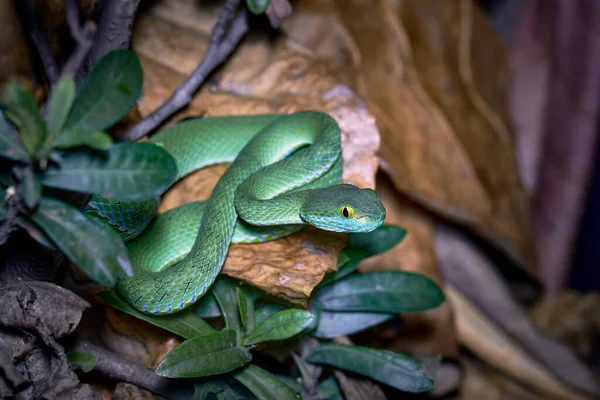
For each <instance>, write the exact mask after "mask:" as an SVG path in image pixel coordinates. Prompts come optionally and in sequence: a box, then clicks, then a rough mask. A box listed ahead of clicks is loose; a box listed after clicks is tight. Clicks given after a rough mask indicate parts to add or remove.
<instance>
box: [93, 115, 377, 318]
mask: <svg viewBox="0 0 600 400" xmlns="http://www.w3.org/2000/svg"><path fill="white" fill-rule="evenodd" d="M148 142H150V143H153V144H155V145H157V146H161V147H162V148H163V149H165V150H166V151H168V152H169V153H170V154H171V155H172V156H173V158H174V159H175V161H176V163H177V167H178V176H177V180H178V179H181V178H182V177H184V176H186V175H188V174H190V173H191V172H193V171H196V170H198V169H201V168H203V167H206V166H209V165H213V164H219V163H231V164H230V165H229V167H228V168H227V170H226V172H225V173H224V174H223V176H222V177H221V178H220V179H219V181H218V183H217V184H216V186H215V187H214V189H213V191H212V193H211V195H210V198H209V199H208V200H205V201H200V202H194V203H189V204H186V205H183V206H180V207H176V208H174V209H172V210H169V211H167V212H165V213H163V214H161V215H159V216H157V217H156V218H154V214H155V213H156V210H157V207H158V204H159V199H152V200H148V201H144V202H126V201H119V200H118V199H114V198H111V199H108V198H103V197H99V196H94V197H93V198H92V199H91V200H90V202H89V203H88V205H87V206H86V212H88V213H91V214H94V215H95V216H97V217H99V218H102V219H104V220H105V221H107V222H108V223H110V224H111V225H112V226H113V227H115V228H116V229H117V230H118V231H119V233H120V234H121V236H122V237H123V239H124V240H126V244H127V248H128V252H129V256H130V260H131V263H132V266H133V276H131V277H120V278H119V279H118V282H117V291H118V292H119V293H120V294H121V296H123V297H124V298H125V299H126V300H127V302H128V303H129V304H131V305H132V306H133V307H135V308H136V309H138V310H139V311H141V312H144V313H147V314H159V315H160V314H170V313H174V312H177V311H179V310H182V309H184V308H186V307H188V306H190V305H191V304H193V303H194V302H196V301H197V300H198V299H199V298H200V297H202V295H204V294H205V293H206V292H207V290H208V289H209V288H210V287H211V285H212V284H213V283H214V281H215V279H216V277H217V276H218V274H219V272H220V271H221V268H222V266H223V264H224V262H225V258H226V256H227V252H228V249H229V246H230V243H257V242H265V241H268V240H273V239H277V238H280V237H283V236H285V235H288V234H290V233H292V232H295V231H298V230H300V229H302V227H304V226H305V225H307V224H310V225H313V226H315V227H317V228H320V229H325V230H328V231H335V232H369V231H372V230H374V229H376V228H377V227H378V226H380V225H381V224H382V223H383V220H384V219H385V208H384V207H383V205H382V204H381V202H380V201H379V198H378V197H377V195H376V194H375V192H374V191H373V190H372V189H359V188H358V187H356V186H353V185H349V184H342V183H341V178H342V164H343V160H342V153H341V134H340V129H339V126H338V124H337V122H336V121H335V120H334V119H333V118H332V117H330V116H329V115H328V114H325V113H322V112H317V111H304V112H297V113H293V114H270V115H251V116H228V117H209V118H195V119H190V120H185V121H183V122H180V123H178V124H176V125H174V126H171V127H169V128H167V129H164V130H162V131H161V132H159V133H158V134H156V135H155V136H153V137H152V138H151V139H149V141H148ZM145 228H146V229H145ZM140 232H141V233H140Z"/></svg>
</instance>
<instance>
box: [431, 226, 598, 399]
mask: <svg viewBox="0 0 600 400" xmlns="http://www.w3.org/2000/svg"><path fill="white" fill-rule="evenodd" d="M434 245H435V251H436V256H437V258H438V260H439V265H440V269H441V271H442V273H443V276H444V278H445V279H446V287H451V288H452V289H451V292H452V293H453V294H452V295H449V298H450V300H451V304H452V306H453V307H454V308H455V309H456V312H455V318H456V321H457V322H456V323H457V329H458V331H459V339H460V341H461V342H462V343H463V344H464V345H465V346H467V347H468V348H469V349H471V351H473V352H475V353H477V355H478V356H480V357H481V358H483V359H484V360H485V361H486V362H487V363H489V364H491V365H494V366H496V367H497V368H501V369H502V370H503V371H505V372H506V373H507V374H509V375H511V376H512V377H514V378H515V379H517V380H521V381H522V382H525V383H527V384H528V385H533V386H534V387H536V388H537V390H543V391H548V393H551V392H552V391H553V390H555V389H554V388H552V389H551V386H548V383H547V382H546V380H553V381H554V383H552V387H557V386H560V387H561V388H558V389H556V390H559V391H563V392H565V394H564V396H566V397H565V398H573V397H569V396H575V394H574V390H572V389H571V388H569V387H567V386H566V385H565V384H564V383H563V382H565V383H566V384H568V385H570V386H571V387H572V388H573V389H577V390H579V391H582V392H586V393H589V394H593V395H594V396H598V395H599V394H600V386H599V385H598V382H597V379H596V377H595V376H594V373H593V372H592V371H591V370H590V368H589V367H588V366H587V365H585V364H584V363H583V362H582V361H581V360H579V359H578V358H577V357H576V356H575V354H574V353H573V352H572V351H571V350H570V349H569V348H568V347H567V346H565V345H564V344H563V343H561V342H559V341H556V340H553V339H552V338H550V337H548V336H547V335H546V334H545V333H544V332H542V331H540V330H539V329H538V328H537V327H536V326H535V325H534V323H533V321H532V320H531V318H530V317H529V314H528V313H527V312H526V311H525V310H524V309H523V308H522V307H521V306H520V305H519V304H518V303H517V302H516V301H514V300H513V299H512V298H511V296H510V292H509V290H508V286H507V284H506V283H505V282H503V280H502V277H501V276H500V275H499V274H498V272H497V271H496V270H495V266H494V265H493V264H491V262H490V261H489V259H488V257H486V255H485V254H484V253H483V252H482V251H481V250H480V249H478V248H477V247H476V246H475V245H474V244H473V243H470V242H469V240H468V239H467V238H465V237H464V235H463V234H461V233H460V232H458V231H457V230H456V229H455V228H453V227H450V226H445V225H443V224H439V225H438V226H437V228H436V231H435V241H434ZM456 298H458V300H455V299H456ZM455 302H458V303H460V304H461V306H457V305H456V304H455ZM471 308H474V309H473V310H471ZM476 315H477V317H476ZM483 320H485V322H483ZM459 324H463V325H461V327H460V328H458V325H459ZM466 324H472V325H469V326H466ZM484 325H485V327H484ZM480 330H484V331H480ZM492 330H493V331H494V332H493V333H492V332H491V331H492ZM467 332H470V333H467ZM475 335H478V336H477V337H475ZM509 338H510V339H509ZM483 339H484V340H483ZM508 342H510V344H508ZM505 346H506V347H505ZM508 347H510V348H511V350H510V354H508V353H507V354H505V355H501V354H500V353H499V351H500V349H502V348H508ZM498 365H501V366H498ZM523 368H527V369H528V371H529V372H528V375H522V373H523V372H522V369H523Z"/></svg>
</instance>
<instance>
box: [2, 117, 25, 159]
mask: <svg viewBox="0 0 600 400" xmlns="http://www.w3.org/2000/svg"><path fill="white" fill-rule="evenodd" d="M0 157H4V158H8V159H9V160H14V161H22V162H25V163H28V162H30V161H31V158H30V157H29V154H28V153H27V150H26V149H25V147H23V145H22V144H21V141H20V140H19V139H18V138H17V136H15V133H14V132H13V129H12V127H11V126H10V125H9V123H8V121H7V120H6V119H5V118H4V113H3V112H2V111H1V110H0Z"/></svg>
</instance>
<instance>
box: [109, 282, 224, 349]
mask: <svg viewBox="0 0 600 400" xmlns="http://www.w3.org/2000/svg"><path fill="white" fill-rule="evenodd" d="M97 296H98V297H100V298H101V299H102V300H103V301H104V302H105V303H106V304H108V305H110V306H112V307H114V308H116V309H117V310H120V311H123V312H124V313H127V314H129V315H133V316H134V317H136V318H139V319H141V320H144V321H146V322H148V323H151V324H152V325H155V326H158V327H159V328H163V329H165V330H167V331H169V332H172V333H174V334H176V335H179V336H181V337H184V338H186V339H191V338H193V337H195V336H198V335H199V334H204V333H210V332H214V329H213V327H212V326H210V325H209V324H208V323H206V322H205V321H204V320H203V319H202V318H200V317H198V316H197V315H196V314H194V313H193V312H191V311H190V310H182V311H180V312H177V313H175V314H169V315H160V316H158V315H149V314H144V313H141V312H139V311H137V310H136V309H135V308H133V307H131V306H130V305H129V304H128V303H127V302H126V301H125V300H124V299H123V298H121V297H120V296H119V295H118V294H117V293H116V292H115V291H113V290H107V291H105V292H100V293H98V294H97Z"/></svg>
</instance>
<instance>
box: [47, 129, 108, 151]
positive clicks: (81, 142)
mask: <svg viewBox="0 0 600 400" xmlns="http://www.w3.org/2000/svg"><path fill="white" fill-rule="evenodd" d="M112 144H113V140H112V138H111V137H110V135H109V134H108V133H106V132H102V131H96V132H77V131H67V132H63V133H62V134H61V135H60V136H59V137H58V138H57V139H56V140H55V141H54V143H53V147H54V148H56V149H68V148H71V147H77V146H87V147H89V148H91V149H96V150H107V149H109V148H110V146H112Z"/></svg>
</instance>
